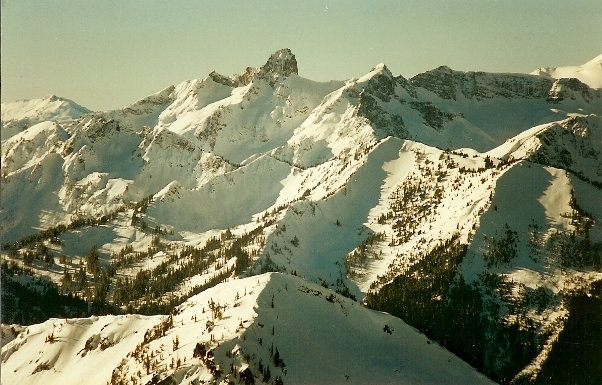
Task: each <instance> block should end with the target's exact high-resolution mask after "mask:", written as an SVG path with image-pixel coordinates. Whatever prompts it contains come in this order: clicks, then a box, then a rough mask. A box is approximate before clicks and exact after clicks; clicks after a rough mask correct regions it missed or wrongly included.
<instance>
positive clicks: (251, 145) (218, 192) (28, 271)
mask: <svg viewBox="0 0 602 385" xmlns="http://www.w3.org/2000/svg"><path fill="white" fill-rule="evenodd" d="M596 63H597V64H596ZM571 68H572V67H571ZM571 71H572V72H571ZM571 71H569V70H565V69H562V70H561V69H554V70H552V69H546V70H540V71H539V72H537V73H534V74H495V73H483V72H461V71H456V70H452V69H450V68H448V67H439V68H436V69H434V70H432V71H428V72H425V73H422V74H419V75H416V76H414V77H413V78H411V79H405V78H403V77H402V76H394V75H393V74H392V73H391V72H390V71H389V69H388V68H387V67H386V65H384V64H379V65H377V66H375V67H374V68H373V69H371V70H370V71H369V72H368V73H367V74H365V75H363V76H360V77H358V78H353V79H349V80H346V81H331V82H315V81H311V80H309V79H305V78H302V77H300V76H299V75H298V65H297V60H296V58H295V56H294V55H293V53H292V52H291V51H290V50H288V49H283V50H280V51H278V52H276V53H274V54H273V55H272V56H271V57H270V58H269V59H268V61H267V62H266V63H265V64H264V65H263V66H261V67H259V68H247V69H246V70H244V72H242V73H241V74H238V75H233V76H229V77H228V76H224V75H221V74H218V73H216V72H212V73H210V74H209V75H207V76H206V77H205V78H202V79H195V80H190V81H186V82H183V83H180V84H178V85H176V86H170V87H167V88H165V89H164V90H161V91H159V92H157V93H156V94H153V95H150V96H148V97H146V98H143V99H141V100H139V101H137V102H135V103H133V104H131V105H129V106H127V107H125V108H123V109H119V110H114V111H100V112H92V111H89V110H87V109H85V108H84V107H81V106H79V105H77V104H76V103H74V102H71V101H69V100H67V99H61V98H58V97H55V96H52V97H49V98H45V99H40V100H29V101H19V102H14V103H3V104H2V135H1V137H2V158H1V162H2V169H1V177H2V185H1V198H2V199H1V202H0V205H1V207H0V226H1V232H2V258H3V269H2V280H3V282H2V283H3V285H2V304H3V309H2V310H3V311H2V322H3V323H6V324H7V325H5V326H3V336H5V335H6V336H7V338H8V340H11V341H10V342H7V343H6V344H4V342H3V345H4V346H3V348H2V362H3V364H2V369H3V370H2V381H3V382H5V381H6V382H7V383H8V382H19V381H23V382H27V383H45V384H50V383H54V382H63V383H64V382H65V379H68V380H69V381H73V382H81V381H82V379H84V378H85V379H86V381H87V382H89V383H99V384H105V383H112V384H119V383H134V382H135V383H140V384H158V383H165V384H167V383H174V384H179V383H182V384H188V383H190V384H193V383H211V382H212V381H215V382H216V383H220V382H223V383H228V381H232V382H234V383H261V382H265V383H292V384H297V383H347V382H349V383H374V382H376V383H477V382H487V381H489V380H488V379H487V378H486V377H484V376H482V375H481V374H479V373H477V372H476V371H475V370H474V369H472V368H471V367H470V366H469V365H468V364H470V365H471V366H473V367H474V368H476V369H477V370H478V371H480V372H482V373H484V374H486V375H487V376H488V377H489V378H490V379H492V380H494V381H498V382H503V383H508V382H515V383H545V382H547V381H552V380H550V379H559V380H558V381H557V382H558V383H562V378H563V377H561V374H559V373H560V371H561V369H564V367H563V366H562V365H558V364H555V362H556V361H554V360H559V359H562V360H565V358H564V357H566V356H571V354H572V352H567V351H565V350H562V348H561V347H562V346H563V343H564V341H565V339H567V338H569V336H572V335H573V334H571V333H575V330H577V329H575V328H578V327H577V326H574V325H579V324H580V322H581V321H582V318H583V317H584V314H589V313H588V311H590V312H591V309H595V308H596V306H599V305H600V303H601V302H600V301H602V299H601V298H600V292H599V288H600V285H601V284H600V282H602V273H601V271H600V266H601V264H600V259H601V254H602V225H601V224H602V193H601V188H602V156H601V154H600V152H601V151H602V118H601V116H602V90H600V89H599V87H600V85H599V84H601V82H602V67H601V66H600V57H598V58H596V59H594V60H592V61H591V62H588V63H587V64H586V65H584V66H580V67H575V68H574V69H573V70H571ZM567 74H570V77H567V76H565V75H567ZM573 75H575V76H573ZM577 75H579V76H577ZM597 82H598V83H597ZM270 272H278V273H270ZM245 277H247V278H245ZM214 286H215V287H214ZM592 293H593V294H592ZM40 296H41V298H42V300H40ZM345 297H348V298H345ZM36 298H37V299H36ZM36 301H39V302H36ZM588 301H589V302H588ZM26 304H29V306H28V305H26ZM51 304H54V305H51ZM366 307H369V308H372V309H375V310H381V311H386V312H389V313H390V314H392V315H386V314H382V313H378V312H375V311H374V310H369V309H367V308H366ZM101 313H102V314H107V315H103V316H99V314H101ZM92 314H94V316H92ZM135 314H144V316H143V315H135ZM76 316H80V317H84V318H73V317H76ZM393 316H396V317H399V318H401V320H399V319H398V318H395V317H393ZM85 317H88V318H85ZM90 317H91V318H90ZM59 318H61V319H59ZM587 318H588V319H587V322H591V323H592V327H593V328H594V329H595V327H596V326H599V322H600V317H597V318H596V317H595V316H594V317H587ZM402 320H403V321H402ZM36 322H41V323H39V324H36V325H32V326H29V327H27V328H25V329H23V327H22V326H20V325H13V326H8V324H21V325H29V324H32V323H36ZM596 322H598V324H596ZM406 323H408V324H409V325H411V326H413V327H415V328H416V329H418V330H415V329H412V328H411V327H409V326H408V325H406ZM581 324H583V322H581ZM588 325H589V324H588ZM11 330H13V331H15V332H14V333H13V332H11ZM5 331H6V334H5ZM419 332H420V333H424V334H426V337H425V336H424V335H421V334H420V333H419ZM597 336H598V337H599V333H598V334H597ZM585 337H588V338H594V339H595V338H596V335H593V336H590V335H587V336H582V338H585ZM570 338H572V337H570ZM176 340H177V341H178V342H176ZM598 340H599V338H598ZM431 341H433V342H431ZM439 345H441V346H443V347H444V348H445V349H447V350H448V351H450V352H451V353H454V354H455V355H457V356H459V357H460V358H461V359H463V360H465V361H467V362H468V364H466V363H465V362H463V361H461V360H460V359H458V358H457V357H455V356H453V355H452V354H451V353H449V352H448V351H446V350H444V349H442V348H441V347H440V346H439ZM585 345H586V344H585V343H584V346H585ZM590 345H591V344H590ZM593 346H594V348H593V349H589V350H588V348H585V349H582V350H581V356H579V359H580V360H586V361H587V362H592V364H591V366H588V367H587V368H586V369H585V370H581V371H579V370H580V369H572V370H573V372H570V373H571V375H572V376H573V378H581V377H578V376H583V378H585V379H587V380H593V381H594V382H595V381H596V380H597V379H599V378H600V377H599V374H596V371H597V369H598V368H599V366H600V365H599V364H598V363H596V361H597V362H601V361H602V360H600V354H599V350H598V351H597V353H596V346H597V347H599V346H600V345H599V343H598V344H597V345H596V344H594V345H593ZM276 348H278V349H276ZM275 351H278V355H276V354H275ZM276 356H277V357H276ZM558 357H560V358H558ZM101 361H102V362H103V363H104V365H103V370H99V371H97V372H96V373H95V376H96V377H91V376H90V375H89V373H88V372H87V370H86V368H87V367H91V366H94V365H95V363H98V362H101ZM563 362H564V361H563ZM568 362H570V360H569V361H567V362H565V365H569V363H568ZM596 365H597V366H596ZM429 368H430V369H429ZM575 371H576V372H575ZM596 376H598V377H596ZM203 381H204V382H203Z"/></svg>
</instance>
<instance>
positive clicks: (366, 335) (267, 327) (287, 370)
mask: <svg viewBox="0 0 602 385" xmlns="http://www.w3.org/2000/svg"><path fill="white" fill-rule="evenodd" d="M2 360H3V373H5V374H3V381H7V382H11V383H17V382H19V381H25V382H27V383H28V384H32V385H33V384H53V383H55V382H56V383H65V382H67V383H87V384H107V383H110V384H126V383H127V384H131V383H138V384H147V383H180V384H197V383H212V382H215V383H222V382H223V383H241V384H248V383H290V384H315V383H320V384H335V383H352V384H365V383H373V382H376V383H381V384H382V383H407V384H423V383H424V384H427V383H458V384H459V383H470V384H488V383H492V382H491V381H490V380H488V379H487V378H486V377H485V376H484V375H482V374H480V373H478V372H477V371H476V370H475V369H474V368H472V367H470V366H469V365H467V364H466V363H465V362H463V361H461V360H460V359H458V358H457V357H456V356H454V355H453V354H451V353H450V352H448V351H447V350H445V349H443V348H441V347H440V346H439V345H438V344H436V343H435V342H433V341H430V340H429V339H428V338H426V337H425V336H424V335H422V334H420V333H418V332H417V331H416V330H415V329H413V328H411V327H409V326H408V325H406V324H405V323H404V322H402V321H401V320H399V319H398V318H395V317H393V316H390V315H388V314H384V313H380V312H375V311H372V310H368V309H366V308H364V307H363V306H361V305H360V304H359V303H357V302H355V301H352V300H350V299H348V298H345V297H343V296H340V295H338V294H335V293H334V292H332V291H330V290H328V289H325V288H323V287H321V286H319V285H316V284H311V283H308V282H306V281H304V280H302V279H300V278H298V277H293V276H290V275H282V274H278V273H267V274H263V275H259V276H256V277H250V278H245V279H242V280H234V281H230V282H227V283H222V284H219V285H217V286H215V287H213V288H210V289H208V290H206V291H204V292H202V293H200V294H197V295H195V296H193V297H191V298H189V299H188V300H187V301H185V302H184V303H183V304H181V305H179V306H177V307H176V308H175V309H174V310H173V311H172V312H171V313H170V314H167V315H156V316H146V317H145V316H137V315H122V316H112V315H111V316H101V317H90V318H81V319H50V320H48V321H46V322H45V323H43V324H38V325H33V326H30V327H28V328H27V329H25V330H23V331H22V332H21V333H20V334H19V336H18V337H16V338H15V340H13V341H12V342H10V343H9V344H8V345H7V346H6V347H5V348H4V349H3V351H2ZM99 363H102V364H101V365H98V364H99ZM91 367H95V368H96V370H94V371H92V372H91V371H90V368H91ZM433 368H436V370H432V369H433Z"/></svg>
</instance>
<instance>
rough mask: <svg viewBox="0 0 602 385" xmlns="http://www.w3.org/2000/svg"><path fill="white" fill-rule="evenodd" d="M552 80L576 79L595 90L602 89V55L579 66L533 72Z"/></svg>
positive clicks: (545, 68) (539, 69) (541, 68)
mask: <svg viewBox="0 0 602 385" xmlns="http://www.w3.org/2000/svg"><path fill="white" fill-rule="evenodd" d="M531 75H539V76H544V77H549V78H552V79H563V78H564V79H567V78H575V79H579V81H580V82H582V83H585V84H587V85H588V86H589V87H591V88H594V89H599V88H602V54H600V55H598V56H596V57H595V58H593V59H592V60H590V61H588V62H587V63H585V64H582V65H579V66H565V67H540V68H538V69H536V70H535V71H533V72H531Z"/></svg>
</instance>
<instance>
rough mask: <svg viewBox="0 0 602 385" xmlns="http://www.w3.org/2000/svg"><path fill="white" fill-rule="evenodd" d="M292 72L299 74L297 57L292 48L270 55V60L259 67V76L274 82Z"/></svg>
mask: <svg viewBox="0 0 602 385" xmlns="http://www.w3.org/2000/svg"><path fill="white" fill-rule="evenodd" d="M292 74H294V75H298V74H299V70H298V68H297V59H296V58H295V55H294V54H293V53H292V52H291V50H290V49H288V48H284V49H281V50H278V51H276V52H274V53H273V54H272V55H271V56H270V58H269V59H268V61H267V62H266V63H265V64H264V65H263V66H261V68H260V69H259V73H258V74H257V77H259V78H262V79H266V80H268V81H270V83H273V82H275V81H277V80H278V79H281V78H286V77H287V76H290V75H292Z"/></svg>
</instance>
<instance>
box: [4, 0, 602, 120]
mask: <svg viewBox="0 0 602 385" xmlns="http://www.w3.org/2000/svg"><path fill="white" fill-rule="evenodd" d="M1 11H2V25H1V27H2V52H1V54H2V56H1V60H2V67H1V68H2V101H11V100H16V99H23V98H37V97H42V96H45V95H48V94H57V95H60V96H63V97H66V98H70V99H73V100H75V101H76V102H78V103H80V104H82V105H84V106H86V107H88V108H90V109H95V110H97V109H109V108H117V107H122V106H125V105H127V104H129V103H131V102H134V101H135V100H137V99H139V98H141V97H144V96H146V95H148V94H150V93H153V92H156V91H158V90H160V89H162V88H164V87H166V86H168V85H170V84H177V83H179V82H181V81H183V80H187V79H193V78H203V77H205V76H206V75H207V74H208V73H209V72H210V71H211V70H213V69H215V70H217V71H218V72H220V73H222V74H225V75H231V74H233V73H239V72H242V71H243V70H244V68H245V67H247V66H253V67H255V66H259V65H262V64H263V63H264V62H265V61H266V60H267V58H268V57H269V55H270V54H271V53H272V52H274V51H276V50H277V49H280V48H284V47H288V48H290V49H291V50H292V51H293V53H294V54H295V55H296V57H297V61H298V63H299V73H300V75H301V76H303V77H306V78H310V79H314V80H330V79H339V80H344V79H347V78H350V77H358V76H361V75H363V74H365V73H367V72H368V71H369V70H370V69H371V68H372V67H373V66H374V65H375V64H377V63H380V62H384V63H386V64H387V66H388V67H389V68H390V69H391V71H392V72H393V73H394V74H395V75H398V74H401V75H403V76H405V77H411V76H413V75H415V74H417V73H420V72H424V71H426V70H429V69H432V68H435V67H437V66H439V65H443V64H445V65H448V66H450V67H452V68H454V69H458V70H465V71H467V70H483V71H493V72H530V71H532V70H534V69H535V68H537V67H539V66H562V65H577V64H583V63H585V62H587V61H588V60H590V59H592V58H594V57H595V56H596V55H598V54H600V53H602V1H599V0H587V1H584V0H577V1H575V0H572V1H568V0H562V1H558V0H541V1H525V0H522V1H509V0H507V1H493V0H483V1H468V0H457V1H451V0H449V1H425V0H423V1H418V0H417V1H341V0H304V1H294V2H293V1H275V0H270V1H268V0H263V1H249V0H247V1H217V0H216V1H184V0H181V1H141V0H138V1H135V0H97V1H87V0H52V1H41V0H38V1H32V0H2V10H1Z"/></svg>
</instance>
